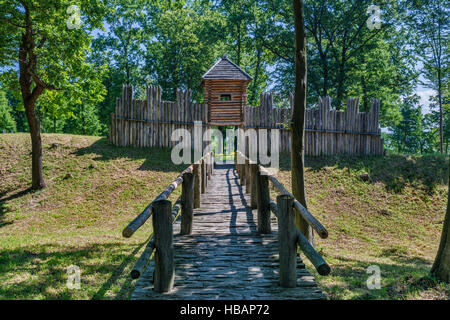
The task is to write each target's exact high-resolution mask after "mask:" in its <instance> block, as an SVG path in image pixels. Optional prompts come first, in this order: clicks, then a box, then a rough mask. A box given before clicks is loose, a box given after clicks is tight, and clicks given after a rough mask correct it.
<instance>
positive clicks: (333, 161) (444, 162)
mask: <svg viewBox="0 0 450 320" xmlns="http://www.w3.org/2000/svg"><path fill="white" fill-rule="evenodd" d="M290 167H291V164H290V154H286V153H282V154H281V155H280V169H281V170H290ZM325 167H336V168H338V169H344V170H347V171H348V173H349V174H351V173H356V174H357V173H362V172H366V173H368V174H369V176H370V181H371V182H372V183H375V182H382V183H384V184H385V186H386V189H387V191H390V192H394V193H401V192H402V191H403V190H404V188H405V187H406V185H407V184H411V185H414V186H416V187H417V188H420V189H423V190H424V191H426V192H427V193H428V194H430V195H431V194H433V193H434V191H435V189H436V186H437V185H438V184H443V185H446V184H448V157H447V156H445V155H443V156H440V155H424V156H412V155H387V156H384V157H374V156H373V157H346V156H327V157H326V156H323V157H305V168H309V169H310V170H312V171H315V172H319V171H321V170H325Z"/></svg>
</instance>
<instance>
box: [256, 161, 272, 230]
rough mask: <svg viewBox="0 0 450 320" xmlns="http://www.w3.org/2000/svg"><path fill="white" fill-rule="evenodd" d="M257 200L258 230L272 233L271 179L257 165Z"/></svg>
mask: <svg viewBox="0 0 450 320" xmlns="http://www.w3.org/2000/svg"><path fill="white" fill-rule="evenodd" d="M255 175H256V179H255V186H256V192H255V193H256V201H257V209H258V232H259V233H262V234H265V233H272V229H271V226H270V191H269V179H268V177H267V176H266V175H262V174H261V173H260V172H259V170H258V167H257V166H256V172H255Z"/></svg>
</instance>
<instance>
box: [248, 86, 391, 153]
mask: <svg viewBox="0 0 450 320" xmlns="http://www.w3.org/2000/svg"><path fill="white" fill-rule="evenodd" d="M292 108H293V95H290V97H289V107H287V108H276V107H275V108H274V107H273V96H272V93H262V94H261V95H260V105H259V106H257V107H253V106H247V107H245V109H244V125H243V127H242V128H243V129H256V130H259V129H267V130H268V133H269V132H270V130H271V129H274V128H277V129H280V150H281V151H288V152H290V151H291V133H290V131H289V122H290V119H291V117H292ZM379 112H380V101H379V100H377V99H372V101H371V103H370V111H369V112H359V98H348V99H347V109H346V110H345V111H337V110H335V109H332V108H331V99H330V97H325V98H319V101H318V106H317V108H314V109H307V110H306V114H305V154H306V155H311V156H319V155H336V154H348V155H383V154H384V141H383V139H382V138H381V130H380V128H379V124H378V115H379ZM268 136H269V145H270V134H268Z"/></svg>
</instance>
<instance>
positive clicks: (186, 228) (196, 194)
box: [122, 152, 214, 292]
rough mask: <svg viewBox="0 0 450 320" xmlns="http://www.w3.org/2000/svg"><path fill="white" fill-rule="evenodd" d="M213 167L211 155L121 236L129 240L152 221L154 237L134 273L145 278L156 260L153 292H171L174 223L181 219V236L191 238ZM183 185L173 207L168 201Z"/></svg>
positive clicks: (155, 202)
mask: <svg viewBox="0 0 450 320" xmlns="http://www.w3.org/2000/svg"><path fill="white" fill-rule="evenodd" d="M213 164H214V160H213V154H212V153H211V152H210V153H208V154H206V155H205V156H203V157H202V158H201V159H200V160H198V161H197V162H195V163H193V164H192V165H190V166H189V167H188V168H187V169H185V170H184V171H183V172H181V173H180V175H179V176H178V177H177V178H176V179H175V180H174V181H173V182H172V183H171V184H170V185H169V186H168V187H167V188H166V189H165V190H164V191H163V192H162V193H161V194H160V195H159V196H157V197H156V198H155V200H153V201H152V202H151V203H150V204H149V205H148V206H147V207H146V208H145V209H144V210H143V211H142V212H141V213H140V214H139V215H138V216H137V217H136V218H135V219H134V220H133V221H131V222H130V223H129V224H128V226H126V227H125V229H124V230H123V232H122V235H123V236H124V237H126V238H129V237H131V236H132V235H133V234H134V233H135V232H136V230H138V229H139V228H140V227H141V226H142V225H143V224H144V223H145V222H146V221H147V220H148V219H149V218H150V217H152V223H153V234H152V235H151V236H150V237H149V241H148V243H147V245H146V247H145V249H144V251H143V252H142V255H141V256H140V258H139V259H138V261H137V262H136V264H135V266H134V268H133V270H132V271H131V277H132V278H133V279H137V278H139V277H140V276H141V275H142V273H143V272H144V270H145V269H146V267H147V266H148V263H149V262H150V260H151V259H152V258H153V257H154V258H155V272H154V275H153V283H154V290H155V291H157V292H168V291H170V290H172V288H173V282H174V276H175V266H174V262H173V255H174V252H173V223H175V221H177V220H178V218H179V216H180V215H181V230H180V233H181V234H190V233H191V232H192V225H193V216H194V208H198V207H200V193H205V191H206V187H207V184H208V180H209V179H210V178H211V175H212V173H213ZM180 184H181V186H182V191H181V197H179V198H178V200H177V201H176V202H175V204H174V205H173V207H172V202H171V201H169V200H167V199H168V198H169V196H170V195H171V194H172V192H173V191H174V190H175V189H176V188H177V187H178V186H179V185H180ZM180 209H181V210H180Z"/></svg>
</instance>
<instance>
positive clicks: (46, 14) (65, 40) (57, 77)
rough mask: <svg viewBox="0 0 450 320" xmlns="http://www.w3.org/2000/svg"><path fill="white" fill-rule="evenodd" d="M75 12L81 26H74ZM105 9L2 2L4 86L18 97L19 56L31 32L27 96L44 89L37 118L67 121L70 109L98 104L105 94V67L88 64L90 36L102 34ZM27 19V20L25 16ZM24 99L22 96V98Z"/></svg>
mask: <svg viewBox="0 0 450 320" xmlns="http://www.w3.org/2000/svg"><path fill="white" fill-rule="evenodd" d="M74 5H76V6H78V8H79V10H80V17H81V20H80V21H79V22H80V24H79V25H78V24H77V15H76V13H75V12H76V10H73V8H72V11H70V10H69V7H70V6H74ZM105 10H106V7H105V5H104V2H103V1H100V0H98V1H92V0H78V1H71V0H70V1H69V0H63V1H57V2H55V1H50V0H47V1H42V0H41V1H33V0H24V1H20V3H17V1H2V2H0V12H2V15H1V16H0V18H1V20H2V24H1V25H0V51H1V54H0V61H1V62H2V65H3V66H4V68H2V70H1V71H0V72H1V73H2V81H3V82H5V83H6V84H7V85H8V88H9V89H10V90H11V91H13V92H15V93H14V96H16V97H18V96H19V93H18V92H19V91H20V89H19V85H18V76H17V62H18V61H17V51H18V49H19V46H20V42H21V40H22V34H23V33H25V32H29V33H30V34H31V37H32V39H29V40H28V41H29V42H30V43H32V46H33V53H32V54H33V55H35V56H36V64H35V65H33V66H32V67H31V68H30V70H22V71H23V72H25V73H29V75H31V77H32V79H33V82H32V85H31V88H30V90H34V88H36V87H37V86H41V87H43V88H44V91H43V93H42V94H40V95H38V100H37V107H38V108H39V112H40V113H46V114H48V115H49V116H50V117H52V118H53V117H57V118H59V117H63V116H71V113H72V109H73V107H74V106H75V105H77V104H80V103H91V104H96V103H98V102H99V101H101V100H102V99H103V96H104V94H105V91H104V88H103V85H102V77H103V74H104V72H105V71H106V69H105V67H104V66H103V65H102V66H94V65H93V64H92V63H89V62H88V61H87V56H88V55H89V52H90V43H91V40H92V36H91V33H92V32H93V31H94V30H96V29H98V28H100V29H101V28H103V26H102V19H103V16H104V13H105ZM27 13H28V16H27ZM22 93H23V92H22Z"/></svg>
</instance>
